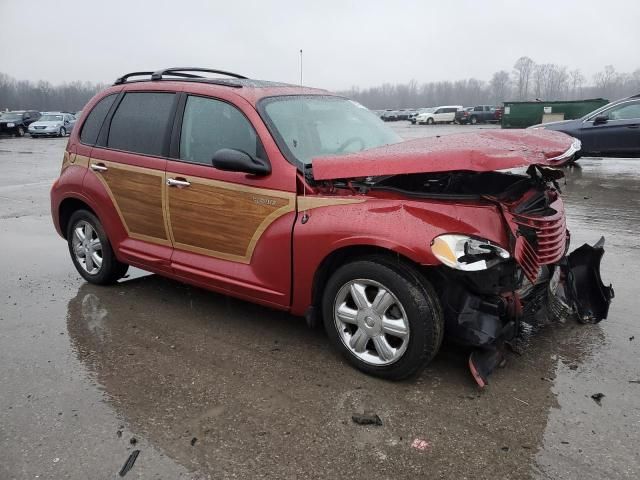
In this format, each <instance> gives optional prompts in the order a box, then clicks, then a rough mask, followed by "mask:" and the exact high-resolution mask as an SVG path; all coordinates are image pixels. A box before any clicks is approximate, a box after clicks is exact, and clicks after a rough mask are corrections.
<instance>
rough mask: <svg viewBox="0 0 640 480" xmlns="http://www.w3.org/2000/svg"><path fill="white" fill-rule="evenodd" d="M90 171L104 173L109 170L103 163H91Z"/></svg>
mask: <svg viewBox="0 0 640 480" xmlns="http://www.w3.org/2000/svg"><path fill="white" fill-rule="evenodd" d="M91 170H94V171H96V172H106V171H107V170H109V169H108V168H107V167H105V165H104V163H92V164H91Z"/></svg>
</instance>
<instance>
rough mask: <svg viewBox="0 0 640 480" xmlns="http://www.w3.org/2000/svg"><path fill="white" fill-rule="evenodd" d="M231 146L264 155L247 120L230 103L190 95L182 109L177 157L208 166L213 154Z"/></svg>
mask: <svg viewBox="0 0 640 480" xmlns="http://www.w3.org/2000/svg"><path fill="white" fill-rule="evenodd" d="M223 148H231V149H234V150H240V151H243V152H245V153H248V154H249V155H251V156H252V157H253V158H258V157H262V158H265V157H266V155H265V154H264V152H263V148H262V144H261V143H260V140H259V139H258V136H257V134H256V132H255V130H254V129H253V127H252V126H251V123H249V120H247V118H246V117H245V116H244V115H243V114H242V113H241V112H240V110H238V109H237V108H236V107H234V106H233V105H231V104H229V103H226V102H223V101H221V100H215V99H213V98H205V97H195V96H190V97H188V98H187V104H186V105H185V108H184V116H183V119H182V131H181V134H180V159H181V160H186V161H188V162H195V163H202V164H205V165H211V160H212V158H213V156H214V155H215V153H216V152H217V151H218V150H220V149H223Z"/></svg>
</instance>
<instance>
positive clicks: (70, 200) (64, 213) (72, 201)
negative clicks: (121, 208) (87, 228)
mask: <svg viewBox="0 0 640 480" xmlns="http://www.w3.org/2000/svg"><path fill="white" fill-rule="evenodd" d="M78 210H87V211H89V212H91V213H92V214H94V215H95V216H96V217H98V218H100V217H99V215H98V214H97V213H96V211H95V210H94V209H93V208H92V207H91V206H90V205H89V204H88V203H87V202H85V201H84V200H81V199H79V198H77V197H67V198H65V199H64V200H62V202H60V206H59V207H58V224H59V227H60V233H61V234H62V237H63V238H64V239H65V240H66V239H67V230H68V228H69V220H70V219H71V215H73V214H74V212H77V211H78Z"/></svg>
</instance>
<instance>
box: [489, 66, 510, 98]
mask: <svg viewBox="0 0 640 480" xmlns="http://www.w3.org/2000/svg"><path fill="white" fill-rule="evenodd" d="M490 85H491V96H492V99H493V101H494V102H495V103H500V102H504V101H505V100H508V98H507V97H508V96H509V94H510V91H511V80H510V78H509V72H507V71H506V70H500V71H499V72H496V73H494V74H493V77H491V84H490Z"/></svg>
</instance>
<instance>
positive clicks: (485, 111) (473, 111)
mask: <svg viewBox="0 0 640 480" xmlns="http://www.w3.org/2000/svg"><path fill="white" fill-rule="evenodd" d="M497 112H499V109H498V107H496V106H494V105H477V106H475V107H467V108H464V109H462V110H458V111H457V112H456V122H457V123H460V124H466V123H470V124H471V125H475V124H476V123H497V122H499V121H500V117H501V115H500V116H498V114H497Z"/></svg>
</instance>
